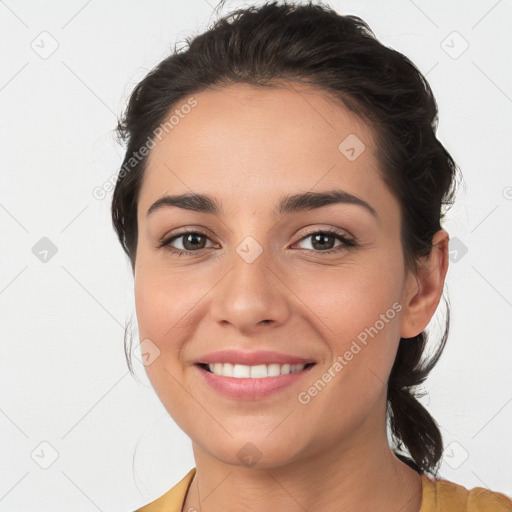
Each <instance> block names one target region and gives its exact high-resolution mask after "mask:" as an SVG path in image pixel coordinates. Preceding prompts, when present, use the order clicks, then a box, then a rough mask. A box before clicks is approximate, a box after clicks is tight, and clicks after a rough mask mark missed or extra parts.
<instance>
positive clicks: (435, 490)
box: [136, 468, 512, 512]
mask: <svg viewBox="0 0 512 512" xmlns="http://www.w3.org/2000/svg"><path fill="white" fill-rule="evenodd" d="M195 472H196V469H195V468H193V469H191V470H190V471H189V472H188V473H187V474H186V475H185V477H184V478H183V479H182V480H180V482H178V483H177V484H176V485H175V486H174V487H173V488H172V489H171V490H169V491H167V492H166V493H165V494H164V495H163V496H161V497H160V498H158V499H157V500H155V501H153V502H151V503H150V504H149V505H146V506H144V507H142V508H139V509H138V510H136V512H181V509H182V508H183V504H184V501H185V496H186V494H187V491H188V488H189V486H190V483H191V482H192V478H193V477H194V475H195ZM421 482H422V484H423V496H422V501H421V509H420V512H512V500H511V499H510V498H509V497H507V496H506V495H505V494H502V493H500V492H493V491H489V490H488V489H485V488H483V487H474V488H473V489H471V490H468V489H466V488H465V487H462V485H458V484H456V483H453V482H449V481H448V480H442V479H431V478H430V477H428V476H427V475H425V473H423V474H422V475H421ZM185 512H186V511H185Z"/></svg>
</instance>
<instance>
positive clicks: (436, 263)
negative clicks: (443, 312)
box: [400, 229, 449, 338]
mask: <svg viewBox="0 0 512 512" xmlns="http://www.w3.org/2000/svg"><path fill="white" fill-rule="evenodd" d="M448 242H449V235H448V233H447V232H446V231H445V230H444V229H440V230H439V231H437V233H436V234H435V235H434V237H433V239H432V250H431V252H430V254H429V255H428V256H426V257H424V258H421V260H420V261H419V262H418V266H419V269H418V272H417V273H416V274H412V273H411V274H409V275H408V277H407V283H406V290H405V294H404V295H405V298H404V313H403V315H402V330H401V333H400V336H401V337H402V338H412V337H414V336H417V335H418V334H420V333H421V332H422V331H423V330H424V329H425V328H426V327H427V325H428V323H429V322H430V320H431V318H432V317H433V316H434V313H435V311H436V309H437V306H438V304H439V301H440V300H441V297H442V295H443V288H444V281H445V278H446V273H447V271H448Z"/></svg>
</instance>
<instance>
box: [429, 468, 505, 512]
mask: <svg viewBox="0 0 512 512" xmlns="http://www.w3.org/2000/svg"><path fill="white" fill-rule="evenodd" d="M422 483H423V501H422V505H421V511H420V512H444V511H450V512H452V511H453V512H455V511H457V512H459V511H460V512H512V500H511V499H510V498H509V497H508V496H507V495H505V494H503V493H501V492H496V491H490V490H489V489H485V488H484V487H474V488H473V489H466V487H464V486H462V485H459V484H456V483H455V482H450V481H448V480H444V479H440V478H433V477H429V476H427V475H426V474H423V475H422Z"/></svg>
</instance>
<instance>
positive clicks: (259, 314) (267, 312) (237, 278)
mask: <svg viewBox="0 0 512 512" xmlns="http://www.w3.org/2000/svg"><path fill="white" fill-rule="evenodd" d="M241 246H242V249H243V248H244V245H243V244H241ZM246 247H247V246H245V248H246ZM249 247H250V246H249ZM238 249H239V252H236V251H233V255H232V257H231V266H230V269H229V270H228V271H227V274H226V275H225V276H224V277H223V278H222V279H221V280H220V282H219V283H218V284H217V286H215V287H214V289H213V290H212V297H211V300H212V304H211V315H212V320H213V321H214V322H216V323H218V324H221V325H222V326H223V327H228V326H230V327H232V328H233V329H235V330H236V331H238V332H239V333H242V334H245V335H250V334H251V333H257V332H260V331H261V329H265V328H267V329H268V328H269V327H272V328H276V327H279V326H280V325H283V324H284V323H285V322H286V321H287V319H288V317H289V315H290V303H289V300H290V295H292V292H291V291H290V289H289V288H288V287H287V285H286V283H285V282H284V280H283V276H282V275H281V276H280V272H279V270H278V265H277V264H273V262H272V261H271V256H270V255H269V254H268V253H267V252H266V251H264V250H263V252H261V253H260V254H259V255H258V256H257V257H256V258H255V259H254V260H252V261H251V258H247V257H245V254H244V252H243V251H240V247H239V248H238Z"/></svg>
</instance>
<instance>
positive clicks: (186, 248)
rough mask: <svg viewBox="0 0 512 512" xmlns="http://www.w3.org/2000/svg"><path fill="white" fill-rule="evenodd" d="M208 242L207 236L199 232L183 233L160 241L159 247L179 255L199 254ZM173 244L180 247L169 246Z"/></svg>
mask: <svg viewBox="0 0 512 512" xmlns="http://www.w3.org/2000/svg"><path fill="white" fill-rule="evenodd" d="M208 240H209V238H208V236H207V235H206V234H205V233H202V232H201V231H185V232H183V233H179V234H178V235H173V236H171V237H169V238H167V239H165V240H162V242H161V243H160V244H159V247H164V248H165V249H166V250H169V251H171V252H175V253H177V254H178V255H181V254H184V253H185V254H186V253H189V252H199V251H200V250H201V249H205V248H206V243H207V241H208ZM174 242H179V244H180V245H181V246H182V247H174V246H173V245H171V244H173V243H174Z"/></svg>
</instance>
